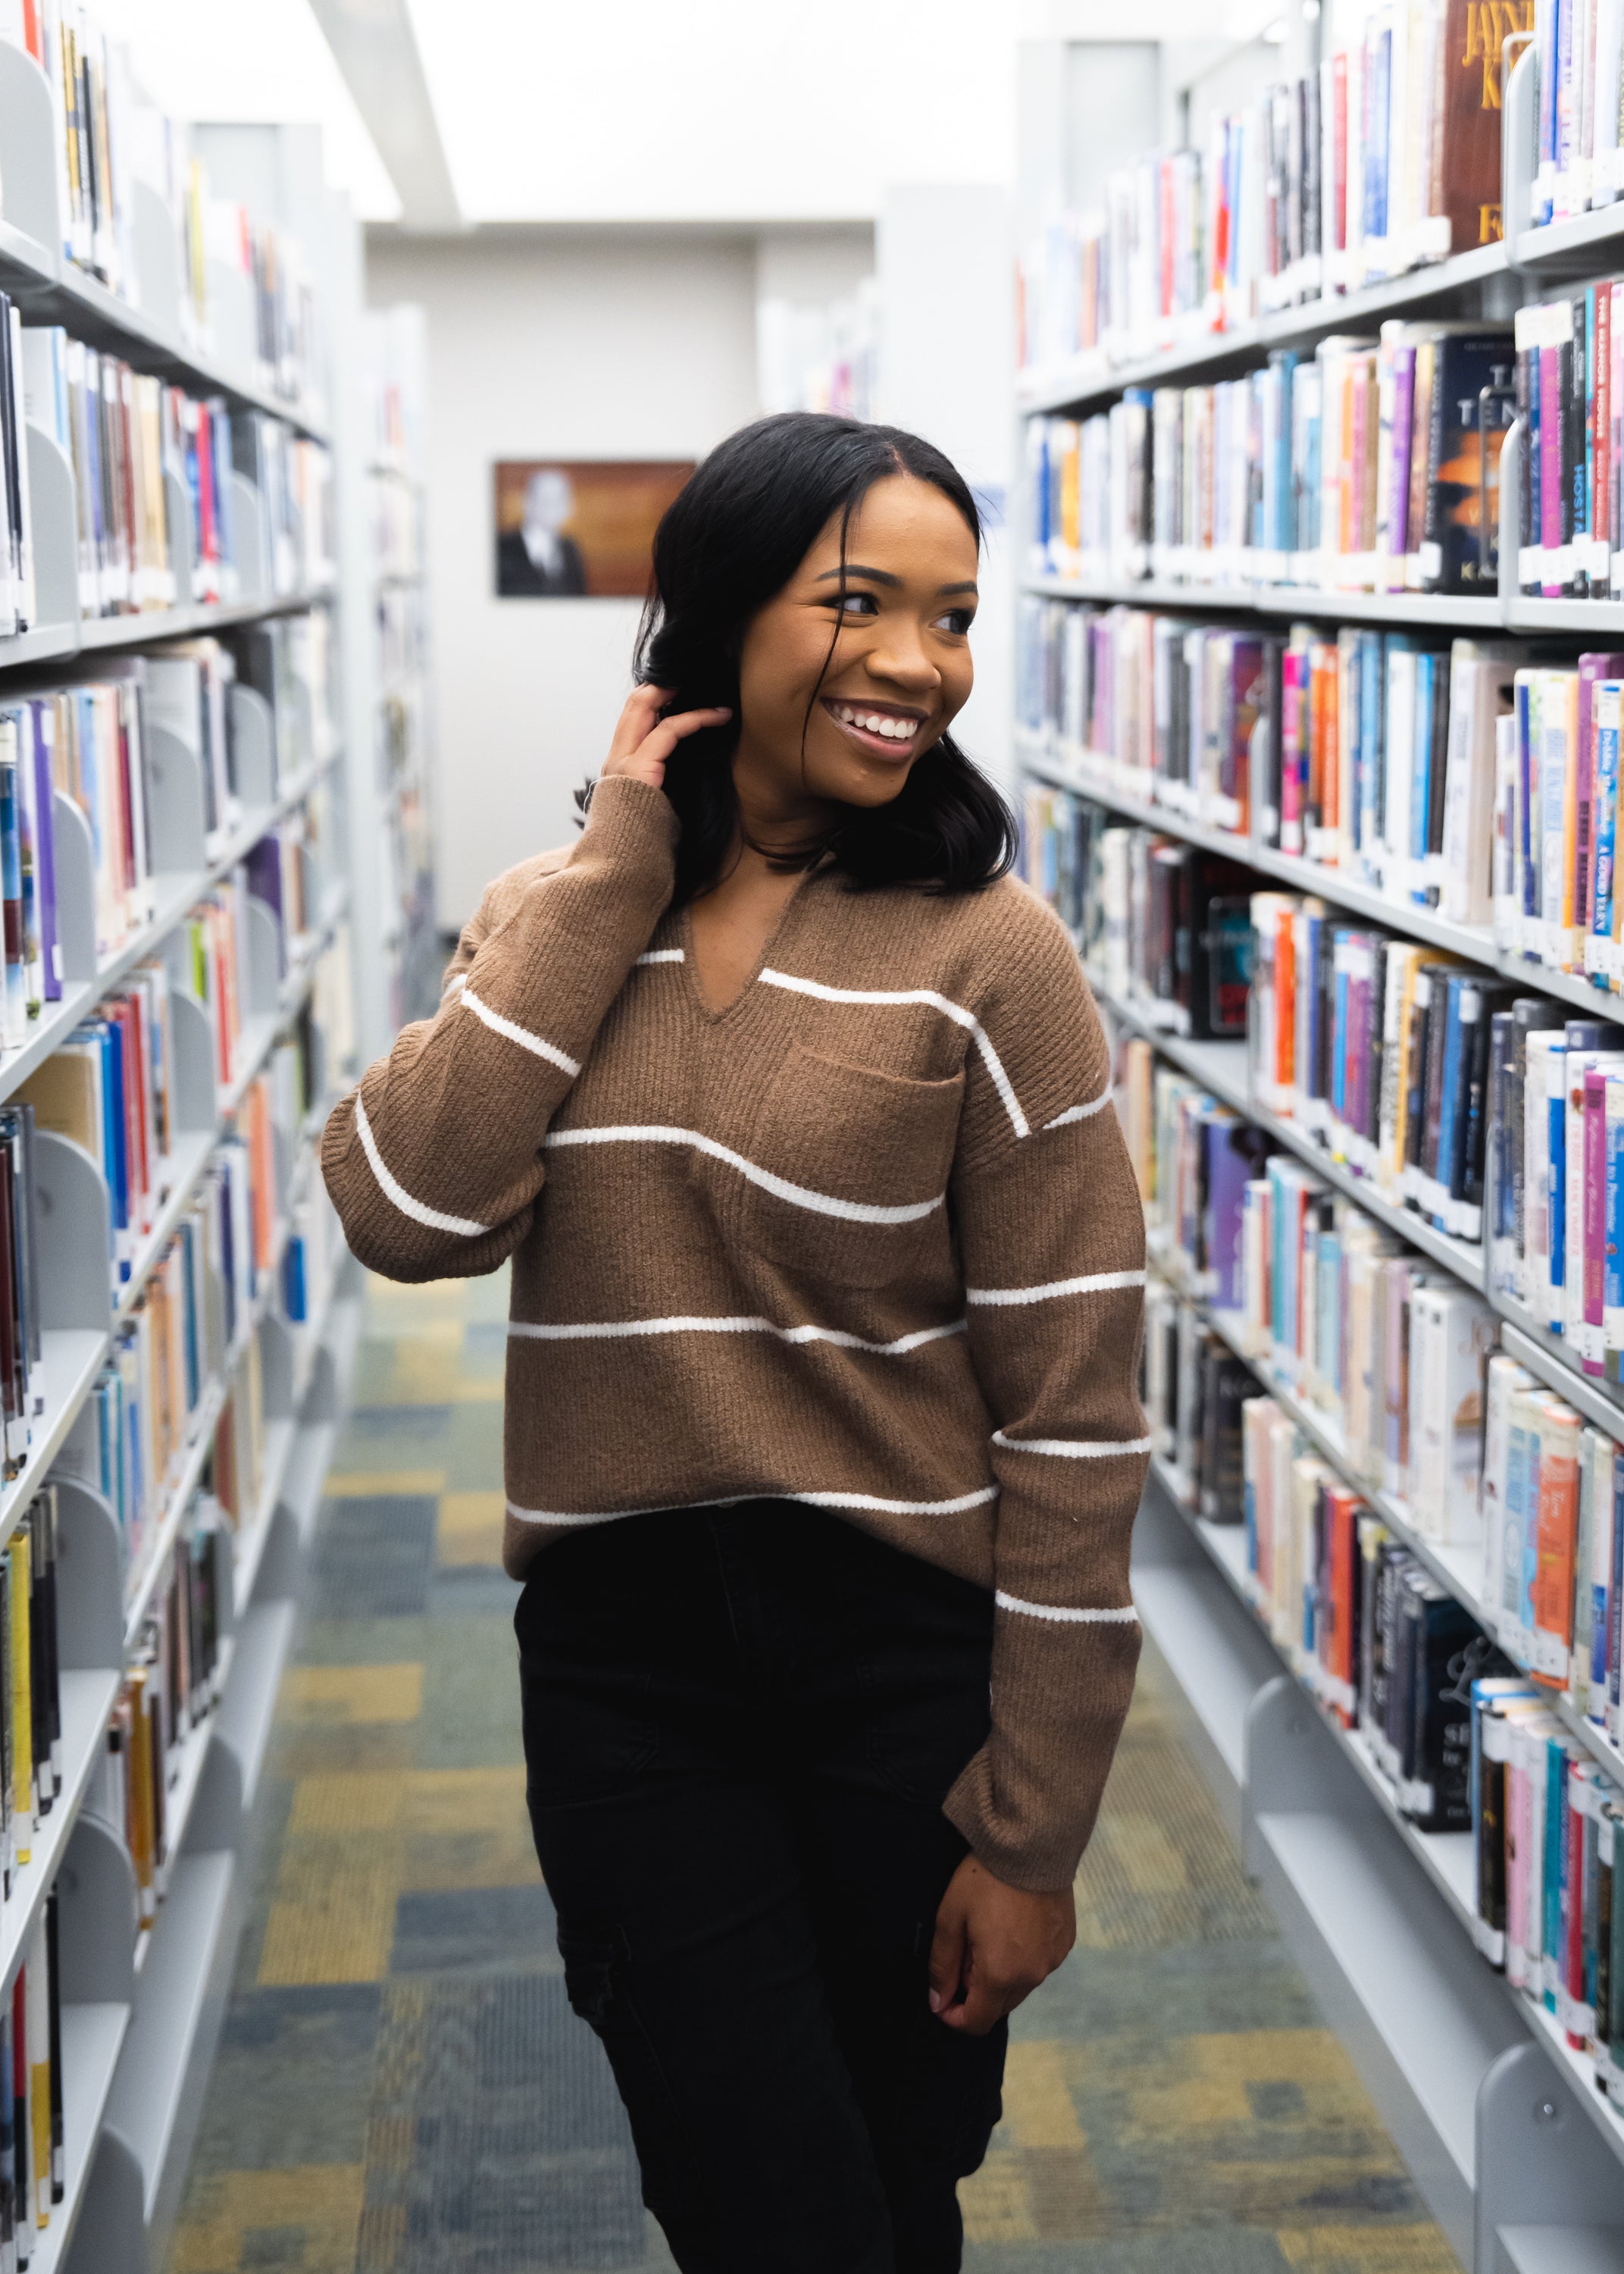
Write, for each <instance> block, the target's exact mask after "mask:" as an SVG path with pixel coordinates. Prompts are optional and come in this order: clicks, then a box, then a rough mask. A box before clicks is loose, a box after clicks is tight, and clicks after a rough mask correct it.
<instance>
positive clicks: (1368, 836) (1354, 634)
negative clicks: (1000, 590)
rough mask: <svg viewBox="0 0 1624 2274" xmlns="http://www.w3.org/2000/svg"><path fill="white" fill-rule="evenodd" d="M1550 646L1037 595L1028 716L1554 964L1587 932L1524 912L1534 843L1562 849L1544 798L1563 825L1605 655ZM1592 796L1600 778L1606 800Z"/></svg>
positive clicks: (1089, 760)
mask: <svg viewBox="0 0 1624 2274" xmlns="http://www.w3.org/2000/svg"><path fill="white" fill-rule="evenodd" d="M1532 653H1533V651H1531V650H1530V649H1529V648H1528V647H1526V646H1524V645H1520V644H1516V643H1515V642H1508V641H1485V640H1476V639H1463V638H1462V639H1456V640H1453V641H1447V642H1440V641H1438V640H1435V639H1428V638H1427V637H1425V636H1417V635H1413V634H1410V633H1407V632H1379V631H1372V630H1366V629H1359V628H1358V627H1357V626H1351V625H1349V626H1344V627H1343V628H1342V629H1341V630H1340V631H1338V632H1335V633H1334V634H1333V633H1328V632H1327V631H1325V630H1324V629H1321V628H1319V627H1315V626H1312V625H1309V624H1297V625H1293V626H1291V627H1289V629H1282V630H1281V631H1280V632H1278V633H1267V632H1264V633H1252V632H1246V631H1237V630H1236V629H1234V628H1233V627H1226V626H1221V625H1215V624H1192V623H1191V622H1190V621H1188V620H1187V619H1185V618H1184V617H1179V616H1169V615H1163V614H1154V613H1151V612H1148V611H1146V610H1142V609H1136V608H1132V607H1126V606H1116V607H1112V608H1109V609H1103V610H1101V609H1094V608H1089V607H1086V606H1078V605H1076V604H1074V603H1070V602H1065V601H1056V600H1044V599H1036V598H1034V597H1030V596H1029V597H1028V599H1026V602H1025V603H1024V605H1023V613H1022V616H1021V623H1020V650H1019V667H1020V686H1021V714H1020V715H1021V719H1022V724H1023V725H1024V726H1025V727H1026V728H1027V730H1028V732H1029V733H1030V734H1032V735H1034V737H1035V738H1036V739H1037V740H1038V741H1039V742H1041V743H1042V744H1043V745H1045V746H1046V747H1048V748H1049V749H1052V750H1054V751H1055V752H1056V754H1057V755H1059V756H1061V757H1068V758H1071V759H1072V760H1074V761H1080V762H1081V763H1082V764H1085V765H1086V764H1099V765H1100V766H1101V769H1102V772H1104V773H1105V774H1106V775H1108V776H1109V779H1112V780H1113V781H1114V782H1116V783H1119V784H1120V785H1121V786H1122V787H1125V788H1129V789H1131V790H1132V791H1133V792H1134V794H1138V795H1140V796H1142V797H1144V798H1145V799H1147V801H1154V802H1155V803H1157V804H1161V805H1165V806H1166V808H1167V809H1168V811H1169V814H1170V815H1171V814H1178V815H1181V816H1183V817H1186V818H1188V819H1192V820H1195V821H1199V822H1201V823H1203V824H1204V825H1207V827H1210V828H1218V829H1225V830H1229V831H1231V832H1235V833H1236V834H1237V836H1238V837H1241V838H1243V839H1244V838H1245V837H1246V836H1247V834H1248V833H1249V832H1255V834H1256V837H1257V839H1258V841H1259V843H1261V844H1263V845H1265V846H1270V847H1277V848H1278V849H1279V850H1280V851H1282V852H1284V853H1289V854H1294V855H1299V856H1302V857H1305V858H1307V859H1310V860H1312V861H1316V862H1319V863H1321V864H1322V865H1323V866H1325V867H1327V868H1334V869H1337V870H1342V872H1344V873H1346V874H1350V875H1352V876H1353V877H1356V878H1357V880H1358V881H1359V882H1361V883H1364V884H1368V885H1372V886H1373V887H1375V889H1377V890H1378V891H1381V892H1387V893H1388V894H1389V895H1390V896H1391V897H1392V899H1393V900H1395V902H1398V903H1401V904H1403V905H1408V906H1411V907H1426V908H1429V909H1435V910H1436V911H1437V912H1438V913H1439V914H1440V915H1444V916H1446V917H1447V918H1448V919H1449V920H1450V921H1452V922H1458V923H1462V924H1477V925H1481V926H1483V927H1484V928H1485V933H1486V932H1487V930H1489V928H1490V927H1491V925H1492V923H1493V922H1494V919H1495V916H1496V913H1497V906H1498V907H1499V912H1500V931H1501V932H1503V933H1504V934H1505V937H1503V938H1501V937H1499V936H1498V935H1497V938H1496V943H1495V944H1497V945H1507V946H1508V947H1512V948H1514V949H1515V952H1519V953H1526V954H1528V955H1529V956H1530V959H1531V960H1546V958H1547V955H1548V954H1549V956H1550V959H1551V960H1553V964H1556V959H1557V958H1558V957H1559V956H1560V957H1561V958H1562V959H1563V960H1562V961H1561V962H1560V964H1559V965H1557V968H1572V966H1573V954H1572V946H1571V942H1570V941H1563V940H1560V939H1557V940H1551V939H1548V938H1547V936H1546V933H1545V929H1544V925H1543V922H1539V923H1536V922H1532V921H1530V922H1526V923H1524V922H1521V920H1520V919H1519V921H1518V922H1515V923H1513V922H1511V919H1510V911H1511V908H1512V906H1513V903H1514V901H1518V902H1520V901H1521V900H1522V899H1523V898H1526V899H1528V900H1530V903H1531V905H1532V907H1533V909H1534V910H1535V911H1538V909H1539V908H1540V907H1542V899H1541V894H1540V882H1541V878H1540V875H1539V873H1538V861H1537V859H1536V858H1534V857H1533V855H1539V854H1542V853H1543V850H1544V848H1543V847H1542V845H1541V840H1540V838H1539V835H1538V831H1537V830H1535V831H1534V832H1532V833H1531V834H1530V829H1529V820H1530V814H1533V813H1535V812H1538V813H1543V812H1544V811H1545V808H1546V807H1549V808H1550V809H1552V810H1553V813H1554V816H1555V819H1554V822H1553V829H1557V828H1560V826H1561V824H1562V821H1563V817H1564V813H1565V811H1566V809H1565V807H1564V805H1563V803H1562V802H1561V801H1560V800H1559V801H1553V800H1552V799H1547V800H1546V802H1545V807H1542V806H1540V805H1539V804H1538V798H1539V790H1540V787H1541V783H1542V780H1543V779H1544V777H1543V776H1540V768H1539V757H1538V753H1539V752H1540V751H1541V750H1544V751H1546V752H1548V753H1550V754H1552V755H1553V758H1555V757H1564V755H1565V753H1566V751H1567V748H1568V744H1567V742H1566V741H1565V740H1563V739H1562V737H1563V736H1564V735H1566V734H1567V728H1568V719H1569V713H1570V712H1574V711H1575V709H1576V706H1577V704H1579V702H1580V700H1581V699H1583V704H1584V709H1585V719H1586V725H1587V727H1590V728H1591V739H1592V741H1593V738H1594V728H1593V723H1592V722H1593V721H1594V719H1595V713H1594V711H1593V708H1592V706H1591V704H1590V695H1589V684H1590V681H1594V680H1595V679H1596V678H1597V677H1598V671H1599V666H1601V665H1603V664H1604V663H1605V658H1603V657H1596V656H1592V657H1582V658H1581V659H1579V663H1578V666H1568V667H1564V668H1561V669H1557V670H1555V671H1548V670H1541V669H1537V668H1536V667H1535V666H1533V664H1532V662H1531V657H1532ZM1523 689H1526V690H1527V691H1526V693H1523V692H1522V691H1521V690H1523ZM1546 689H1549V690H1550V691H1549V694H1548V696H1547V695H1546V693H1545V690H1546ZM1582 689H1583V697H1582ZM1542 697H1544V700H1543V702H1542ZM1547 711H1548V712H1549V714H1550V727H1551V732H1550V734H1549V736H1548V738H1547V739H1546V741H1545V742H1544V743H1541V742H1540V741H1539V739H1538V738H1539V736H1540V734H1542V732H1543V731H1544V727H1545V714H1546V712H1547ZM1502 722H1509V723H1506V724H1502ZM1576 732H1577V730H1576V727H1575V752H1574V757H1573V760H1572V772H1573V779H1574V791H1573V796H1574V802H1575V807H1576V802H1577V791H1578V784H1579V781H1580V779H1581V778H1582V777H1581V774H1580V770H1579V765H1578V758H1577V745H1576ZM1530 772H1532V773H1533V774H1534V775H1535V776H1538V777H1539V779H1534V780H1533V782H1532V785H1531V787H1530ZM1549 779H1551V780H1552V781H1553V782H1560V783H1562V784H1564V785H1565V784H1566V782H1567V779H1568V768H1567V766H1566V764H1563V765H1558V764H1554V763H1553V766H1552V771H1551V774H1550V777H1549ZM1519 798H1520V800H1521V803H1520V804H1519ZM1530 799H1531V800H1532V801H1533V802H1532V803H1531V804H1530ZM1590 802H1592V801H1591V799H1590V796H1589V794H1587V797H1586V808H1585V809H1586V813H1587V816H1588V813H1589V810H1590ZM1568 818H1569V820H1570V822H1571V820H1572V816H1571V815H1569V816H1568ZM1587 832H1588V822H1587ZM1522 840H1526V841H1527V842H1528V843H1529V845H1530V847H1531V853H1530V855H1521V854H1520V853H1519V851H1518V847H1519V844H1520V842H1521V841H1522ZM1585 841H1586V845H1587V847H1588V846H1589V843H1590V839H1589V835H1588V833H1587V837H1586V840H1585ZM1575 842H1576V840H1575ZM1244 850H1245V847H1244V844H1243V845H1237V854H1238V855H1240V856H1241V857H1243V858H1244ZM1572 867H1573V861H1572V860H1571V859H1570V862H1569V868H1570V869H1571V868H1572ZM1593 867H1594V863H1593V861H1592V862H1590V863H1589V864H1588V868H1587V874H1588V873H1589V871H1590V870H1593ZM1607 875H1608V878H1609V881H1610V877H1611V870H1610V869H1609V870H1608V871H1607ZM1570 889H1571V888H1570ZM1581 968H1583V965H1582V962H1581Z"/></svg>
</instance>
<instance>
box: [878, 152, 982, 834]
mask: <svg viewBox="0 0 1624 2274" xmlns="http://www.w3.org/2000/svg"><path fill="white" fill-rule="evenodd" d="M876 248H877V252H878V275H879V280H880V307H881V326H880V369H879V386H878V389H877V395H878V401H877V403H876V414H875V415H876V417H877V418H882V419H883V420H885V421H886V423H887V424H888V425H893V426H906V427H907V428H909V429H910V430H911V432H913V433H916V434H922V435H923V436H924V437H925V439H926V440H927V441H929V442H934V443H935V444H936V447H937V448H938V449H942V450H945V451H946V453H947V455H948V456H949V457H950V458H951V460H952V461H953V463H954V464H955V465H956V466H957V467H958V468H959V472H960V473H961V474H963V476H964V478H965V479H966V481H967V482H968V483H969V484H970V486H971V488H972V489H974V491H976V492H977V493H978V495H979V496H980V498H981V501H982V510H983V516H984V518H985V520H986V523H987V545H986V550H985V552H984V553H983V554H982V559H981V605H980V608H979V610H978V613H977V615H976V620H975V629H974V631H973V632H972V634H971V636H970V646H971V651H972V653H973V654H974V659H975V692H974V694H973V695H972V696H971V697H970V700H969V702H968V703H967V704H966V705H965V708H964V712H963V713H962V715H961V717H960V719H959V725H958V727H956V728H955V729H954V731H955V733H956V734H957V735H958V738H959V742H961V743H962V744H963V745H964V748H965V749H966V751H968V753H969V755H970V756H971V757H973V758H974V759H975V760H976V761H977V762H978V764H981V765H982V766H984V767H985V768H986V770H987V772H989V774H991V775H992V777H993V779H995V780H996V781H997V782H999V783H1000V784H1001V785H1002V786H1003V787H1004V788H1005V789H1006V790H1009V789H1011V788H1012V787H1013V774H1014V765H1013V750H1012V736H1011V723H1012V720H1013V717H1014V682H1013V664H1012V655H1013V646H1014V606H1015V602H1014V596H1013V586H1012V576H1011V559H1010V546H1009V532H1008V531H1007V530H1006V528H1005V526H1004V523H1005V520H1006V517H1007V506H1008V499H1009V492H1010V462H1011V454H1012V451H1013V448H1014V435H1015V392H1014V374H1015V326H1014V283H1013V275H1014V255H1013V252H1012V249H1011V215H1010V200H1009V199H1008V197H1007V195H1006V193H1005V192H1004V191H1003V190H1001V189H996V188H990V187H981V186H978V185H975V184H963V183H959V184H950V185H946V186H936V187H931V188H913V187H907V188H897V189H892V190H889V191H888V192H886V196H885V203H884V205H883V207H882V208H881V212H880V221H879V227H878V230H877V231H876Z"/></svg>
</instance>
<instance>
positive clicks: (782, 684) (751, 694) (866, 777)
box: [734, 474, 976, 812]
mask: <svg viewBox="0 0 1624 2274" xmlns="http://www.w3.org/2000/svg"><path fill="white" fill-rule="evenodd" d="M975 571H976V553H975V539H974V538H973V537H972V536H971V534H970V531H969V530H968V529H967V528H966V525H965V523H964V519H963V517H962V516H961V515H960V514H959V509H958V508H957V507H956V506H955V505H954V504H953V503H952V501H951V499H949V498H946V497H944V495H943V493H942V492H941V491H940V490H939V489H937V488H936V486H935V484H934V483H932V482H923V481H920V480H917V479H916V478H914V476H913V475H911V474H895V475H891V476H888V477H887V478H886V479H884V480H883V481H878V482H876V483H875V485H874V486H873V488H872V489H870V490H869V491H868V494H867V495H866V496H865V497H864V498H863V500H862V501H861V504H860V505H859V506H858V508H857V509H856V511H855V512H854V513H853V516H852V519H851V523H850V526H849V528H848V529H847V531H846V577H845V591H844V594H842V591H841V576H840V516H839V515H838V514H836V515H835V516H834V517H833V519H832V520H831V522H830V523H829V525H828V527H827V528H826V529H825V530H824V531H823V534H822V535H821V536H820V537H819V538H818V539H817V541H816V544H815V545H814V546H813V547H812V549H811V551H810V552H809V553H808V554H807V557H806V559H805V560H804V561H802V562H801V566H800V568H799V569H797V570H796V571H795V574H794V575H793V576H792V577H791V579H790V581H789V583H788V584H786V586H785V588H784V590H783V591H781V592H779V593H778V595H777V596H776V597H775V598H774V599H771V600H769V601H768V603H767V605H766V606H765V607H763V609H762V610H761V611H760V612H759V614H756V616H755V617H754V618H753V619H752V621H751V623H750V626H749V629H748V631H747V632H746V633H745V636H744V644H743V648H742V650H741V655H740V659H739V692H740V712H741V729H740V736H739V752H738V757H737V758H736V759H735V761H734V774H735V779H738V781H739V784H740V788H741V791H749V792H752V793H754V794H755V796H756V798H757V799H764V800H766V801H770V802H772V803H774V804H776V805H777V806H778V808H779V809H781V810H784V811H786V812H788V811H793V810H795V809H797V808H801V809H804V808H805V806H806V804H807V802H808V800H809V799H810V800H816V801H817V802H820V803H822V802H827V801H829V800H838V802H840V803H841V804H843V805H865V806H877V805H889V804H890V802H891V799H892V798H894V797H895V796H897V795H898V793H899V792H900V790H901V788H902V786H903V784H904V782H906V779H907V778H908V770H909V768H910V767H911V766H912V765H913V764H914V760H915V759H916V758H918V757H922V755H923V754H924V752H925V751H927V750H928V749H929V748H930V747H931V745H932V743H934V742H936V741H937V740H938V739H939V738H940V737H941V735H942V734H944V733H945V732H946V730H947V728H948V727H949V726H951V723H952V721H953V719H955V718H956V717H957V716H958V714H959V712H960V711H961V710H962V709H963V707H964V704H965V702H966V698H967V697H968V695H969V692H970V687H971V682H972V679H973V676H974V674H973V671H972V667H971V663H970V642H969V630H970V623H971V620H972V618H973V617H974V614H975V600H976V588H975ZM831 639H832V642H833V651H832V653H831ZM815 696H816V700H815V699H814V697H815ZM808 704H811V715H810V717H809V718H808ZM803 730H804V757H803V748H802V737H803Z"/></svg>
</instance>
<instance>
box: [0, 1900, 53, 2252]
mask: <svg viewBox="0 0 1624 2274" xmlns="http://www.w3.org/2000/svg"><path fill="white" fill-rule="evenodd" d="M56 1917H57V1911H56V1889H55V1888H54V1887H53V1888H52V1889H51V1891H50V1893H49V1894H48V1895H47V1897H46V1899H45V1901H44V1903H43V1905H42V1906H41V1911H40V1916H39V1917H38V1919H37V1920H36V1922H35V1924H34V1931H33V1932H32V1934H31V1935H30V1936H29V1938H28V1945H27V1949H26V1953H25V1954H24V1957H23V1962H22V1964H21V1965H20V1966H19V1968H18V1969H17V1973H16V1977H15V1978H14V1979H13V1981H12V1984H11V1993H10V1995H9V1997H8V1998H7V1999H5V2000H4V2014H3V2015H0V2265H3V2266H5V2267H6V2268H7V2269H8V2274H9V2269H10V2267H11V2266H12V2265H15V2266H16V2267H17V2268H18V2269H19V2274H21V2270H22V2269H24V2268H25V2267H28V2266H31V2265H32V2264H33V2263H34V2256H35V2254H36V2252H37V2251H38V2249H39V2248H40V2237H41V2235H42V2234H43V2233H44V2232H45V2230H46V2229H47V2228H48V2227H49V2225H50V2221H51V2212H52V2210H54V2209H55V2207H56V2205H57V2204H58V2203H60V2202H62V2200H63V2197H64V2193H65V2191H66V2183H67V2169H66V2162H65V2143H64V2131H63V2074H62V1986H61V1978H60V1971H59V1967H58V1962H57V1947H58V1939H57V1925H56Z"/></svg>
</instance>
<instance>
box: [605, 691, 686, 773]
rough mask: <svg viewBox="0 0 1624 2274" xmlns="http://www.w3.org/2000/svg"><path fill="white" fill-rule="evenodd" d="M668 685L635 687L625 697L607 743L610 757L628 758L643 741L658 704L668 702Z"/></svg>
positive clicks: (656, 714)
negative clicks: (611, 736) (609, 741)
mask: <svg viewBox="0 0 1624 2274" xmlns="http://www.w3.org/2000/svg"><path fill="white" fill-rule="evenodd" d="M670 700H671V689H670V688H668V687H635V688H634V689H632V691H631V693H630V694H629V695H628V697H627V698H626V702H625V705H624V707H623V708H622V710H621V712H620V723H619V725H618V726H617V727H615V730H614V738H613V741H612V742H611V743H610V745H609V756H610V757H612V758H628V757H630V756H631V754H632V752H633V751H634V750H635V749H636V748H637V747H638V745H639V744H640V743H641V742H643V741H645V740H646V739H647V736H648V733H649V730H650V727H652V726H653V725H654V722H655V720H656V719H658V717H659V713H660V705H661V704H664V703H669V702H670Z"/></svg>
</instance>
